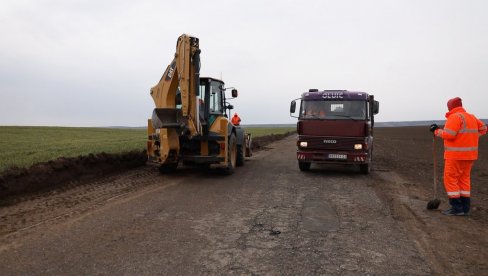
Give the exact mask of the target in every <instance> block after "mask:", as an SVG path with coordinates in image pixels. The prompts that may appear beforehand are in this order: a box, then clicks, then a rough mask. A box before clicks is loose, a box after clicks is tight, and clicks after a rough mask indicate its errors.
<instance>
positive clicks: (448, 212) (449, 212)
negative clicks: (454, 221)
mask: <svg viewBox="0 0 488 276" xmlns="http://www.w3.org/2000/svg"><path fill="white" fill-rule="evenodd" d="M442 214H444V215H446V216H465V214H464V212H463V211H456V210H454V209H453V208H451V209H448V210H445V211H444V212H442Z"/></svg>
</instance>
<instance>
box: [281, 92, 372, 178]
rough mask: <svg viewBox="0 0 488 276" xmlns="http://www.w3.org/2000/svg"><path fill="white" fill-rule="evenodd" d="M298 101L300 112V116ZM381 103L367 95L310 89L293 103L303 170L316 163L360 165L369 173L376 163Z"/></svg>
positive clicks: (300, 163) (292, 111) (299, 159)
mask: <svg viewBox="0 0 488 276" xmlns="http://www.w3.org/2000/svg"><path fill="white" fill-rule="evenodd" d="M297 101H300V109H299V112H298V115H296V114H295V113H296V109H297V108H296V107H297ZM378 112H379V102H378V101H376V100H375V99H374V95H369V94H368V93H366V92H357V91H347V90H323V91H319V90H318V89H309V90H308V92H304V93H302V94H301V97H300V98H298V99H295V100H293V101H292V102H291V104H290V116H292V117H295V118H298V122H297V134H298V136H297V142H296V143H297V155H296V156H297V160H298V167H299V169H300V170H301V171H308V170H309V169H310V167H311V164H312V163H318V164H347V165H356V166H359V169H360V172H361V173H364V174H368V173H369V172H370V171H371V165H372V160H373V132H374V116H375V115H376V114H378Z"/></svg>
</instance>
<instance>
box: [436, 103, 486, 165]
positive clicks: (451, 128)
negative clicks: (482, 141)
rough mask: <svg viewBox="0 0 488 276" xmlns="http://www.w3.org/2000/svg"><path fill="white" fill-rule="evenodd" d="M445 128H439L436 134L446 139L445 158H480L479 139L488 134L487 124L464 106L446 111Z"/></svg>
mask: <svg viewBox="0 0 488 276" xmlns="http://www.w3.org/2000/svg"><path fill="white" fill-rule="evenodd" d="M446 118H447V121H446V125H445V126H444V129H437V130H436V131H435V135H436V136H438V137H441V138H442V139H444V159H452V160H476V159H478V140H479V137H480V136H481V135H484V134H486V125H485V124H484V123H483V122H482V121H480V120H479V119H478V118H476V117H475V116H474V115H473V114H469V113H467V112H466V110H464V108H462V107H456V108H453V109H452V110H451V111H449V112H447V113H446Z"/></svg>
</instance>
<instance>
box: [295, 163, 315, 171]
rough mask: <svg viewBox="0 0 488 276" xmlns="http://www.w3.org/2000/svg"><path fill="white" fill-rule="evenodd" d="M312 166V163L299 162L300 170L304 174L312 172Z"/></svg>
mask: <svg viewBox="0 0 488 276" xmlns="http://www.w3.org/2000/svg"><path fill="white" fill-rule="evenodd" d="M311 165H312V163H310V162H298V167H299V168H300V170H301V171H302V172H306V171H308V170H310V166H311Z"/></svg>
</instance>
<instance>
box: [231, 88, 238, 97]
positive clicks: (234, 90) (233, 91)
mask: <svg viewBox="0 0 488 276" xmlns="http://www.w3.org/2000/svg"><path fill="white" fill-rule="evenodd" d="M237 94H238V93H237V89H232V98H237Z"/></svg>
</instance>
